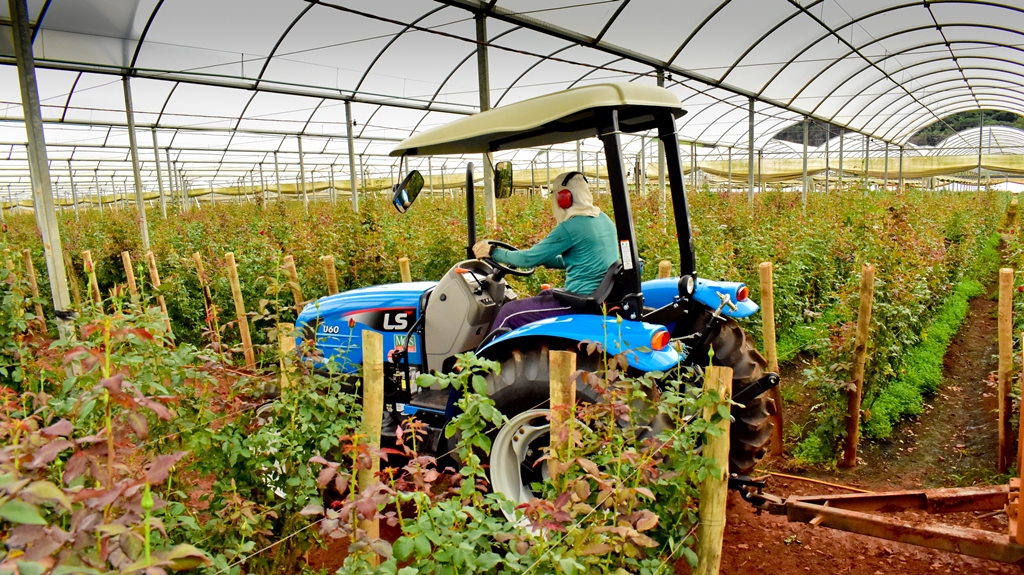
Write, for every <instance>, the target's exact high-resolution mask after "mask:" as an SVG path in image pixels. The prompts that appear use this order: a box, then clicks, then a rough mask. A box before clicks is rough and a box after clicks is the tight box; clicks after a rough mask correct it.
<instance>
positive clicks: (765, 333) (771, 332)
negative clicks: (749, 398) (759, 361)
mask: <svg viewBox="0 0 1024 575" xmlns="http://www.w3.org/2000/svg"><path fill="white" fill-rule="evenodd" d="M758 270H759V271H760V272H761V333H762V340H763V341H764V354H765V355H766V356H768V371H774V372H775V373H779V352H778V350H777V349H776V347H775V283H774V281H773V278H772V262H762V263H761V265H760V266H758ZM781 385H782V384H781V383H780V384H779V385H776V386H775V387H773V388H772V389H771V391H769V392H768V397H770V398H771V399H772V401H774V402H775V413H773V414H772V423H773V424H774V425H775V429H773V430H772V455H782V450H783V449H782V432H783V429H784V428H783V426H782V424H783V421H782V389H781Z"/></svg>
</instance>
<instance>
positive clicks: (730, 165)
mask: <svg viewBox="0 0 1024 575" xmlns="http://www.w3.org/2000/svg"><path fill="white" fill-rule="evenodd" d="M729 191H730V192H731V191H732V148H731V147H730V148H729Z"/></svg>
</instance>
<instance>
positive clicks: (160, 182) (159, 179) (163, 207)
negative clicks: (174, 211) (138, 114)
mask: <svg viewBox="0 0 1024 575" xmlns="http://www.w3.org/2000/svg"><path fill="white" fill-rule="evenodd" d="M150 131H151V132H152V133H153V158H154V159H155V160H156V183H157V186H158V187H159V189H160V215H161V216H163V218H164V219H165V220H166V219H167V198H166V197H164V176H163V174H162V173H161V172H160V148H158V147H157V142H156V128H150Z"/></svg>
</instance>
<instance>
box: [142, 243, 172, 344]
mask: <svg viewBox="0 0 1024 575" xmlns="http://www.w3.org/2000/svg"><path fill="white" fill-rule="evenodd" d="M146 263H147V264H149V281H150V283H152V284H153V289H154V290H156V289H157V288H159V287H160V273H159V272H157V270H156V257H155V256H154V255H153V252H146ZM156 303H157V304H159V305H160V313H162V314H164V327H166V328H167V337H169V338H171V339H174V332H172V331H171V318H169V317H167V302H166V301H164V296H162V295H157V296H156Z"/></svg>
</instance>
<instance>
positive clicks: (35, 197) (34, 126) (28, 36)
mask: <svg viewBox="0 0 1024 575" xmlns="http://www.w3.org/2000/svg"><path fill="white" fill-rule="evenodd" d="M7 4H8V8H9V14H10V19H11V32H12V34H13V40H14V56H15V60H16V62H17V66H18V81H19V84H21V106H22V111H23V112H22V113H23V114H24V117H25V131H26V132H27V136H28V150H29V173H30V175H31V179H32V201H33V209H34V211H35V212H36V225H37V226H38V228H39V233H40V235H41V236H42V240H43V253H44V255H45V257H46V270H47V275H48V276H49V280H50V291H51V293H52V295H53V307H54V309H55V310H58V311H63V310H66V309H68V307H69V306H70V305H71V295H70V293H69V292H68V280H67V273H66V271H65V269H64V248H63V246H61V241H60V228H58V227H57V213H56V211H54V205H53V188H52V187H51V183H50V165H49V162H48V161H47V158H46V140H45V139H44V138H43V116H42V113H41V111H40V109H39V88H38V87H37V85H36V64H35V57H34V56H33V54H32V32H31V30H30V28H29V21H28V6H27V5H26V0H8V2H7ZM57 326H58V330H59V331H60V335H61V336H62V337H65V336H67V335H69V333H70V329H69V328H70V326H68V325H67V324H66V322H64V321H61V320H58V321H57Z"/></svg>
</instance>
